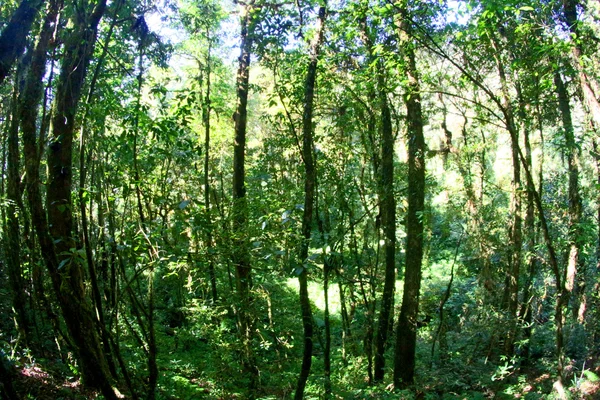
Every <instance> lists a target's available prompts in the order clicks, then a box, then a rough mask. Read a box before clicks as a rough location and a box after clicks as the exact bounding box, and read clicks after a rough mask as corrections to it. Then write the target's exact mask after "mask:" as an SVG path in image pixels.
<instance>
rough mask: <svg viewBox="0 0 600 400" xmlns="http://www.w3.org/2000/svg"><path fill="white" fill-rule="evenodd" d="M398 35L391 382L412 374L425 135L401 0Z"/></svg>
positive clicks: (409, 379) (400, 383) (408, 380)
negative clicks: (402, 122)
mask: <svg viewBox="0 0 600 400" xmlns="http://www.w3.org/2000/svg"><path fill="white" fill-rule="evenodd" d="M397 18H398V19H397V21H396V23H397V28H398V35H399V37H400V40H401V43H402V45H403V46H402V51H403V58H404V62H405V64H404V65H405V66H404V68H405V70H404V73H406V76H407V78H408V82H407V87H406V94H405V96H404V99H405V101H406V117H407V125H408V126H407V141H408V213H407V216H406V262H405V272H404V292H403V294H402V307H401V309H400V316H399V317H398V325H397V328H396V354H395V359H394V360H395V361H394V386H395V387H397V388H402V387H405V386H407V385H411V384H412V383H413V381H414V376H415V351H416V339H417V314H418V312H419V294H420V289H421V267H422V263H423V239H424V238H423V218H424V215H423V213H424V211H425V138H424V136H423V112H422V109H421V93H420V84H419V74H418V71H417V65H416V61H415V47H414V46H415V42H414V38H413V37H412V26H411V20H410V14H409V11H408V7H407V4H406V3H402V5H401V8H400V10H399V11H398V16H397Z"/></svg>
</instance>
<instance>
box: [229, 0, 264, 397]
mask: <svg viewBox="0 0 600 400" xmlns="http://www.w3.org/2000/svg"><path fill="white" fill-rule="evenodd" d="M241 7H242V9H241V16H240V24H241V33H240V36H241V45H240V47H241V54H240V57H239V66H238V72H237V88H236V89H237V106H236V111H235V114H234V121H235V138H234V144H233V183H232V186H233V188H232V189H233V193H232V197H233V198H232V200H233V205H232V236H233V254H232V258H233V264H234V265H235V278H236V290H237V297H238V301H237V303H238V307H237V312H238V330H239V332H240V335H241V339H242V344H243V349H244V350H243V351H244V353H243V355H242V366H243V369H244V372H245V374H246V376H247V378H248V380H249V382H248V392H249V393H248V397H249V398H253V397H254V396H255V394H254V392H255V390H256V386H257V379H258V370H257V368H256V360H255V358H254V354H253V351H252V317H251V311H250V307H251V300H250V289H251V286H252V283H251V279H252V275H251V274H252V267H251V265H250V252H249V249H248V238H247V229H248V228H247V225H248V205H247V200H246V185H245V182H244V180H245V174H246V172H245V171H246V170H245V151H246V123H247V116H248V112H247V107H248V88H249V73H250V53H251V49H252V43H253V40H254V25H255V22H256V16H255V14H256V7H255V1H254V0H250V1H248V2H247V3H243V4H242V5H241Z"/></svg>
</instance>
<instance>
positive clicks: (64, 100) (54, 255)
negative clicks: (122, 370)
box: [21, 0, 117, 399]
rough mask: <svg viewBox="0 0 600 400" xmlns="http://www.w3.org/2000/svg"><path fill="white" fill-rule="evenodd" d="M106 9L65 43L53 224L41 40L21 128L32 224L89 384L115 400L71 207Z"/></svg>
mask: <svg viewBox="0 0 600 400" xmlns="http://www.w3.org/2000/svg"><path fill="white" fill-rule="evenodd" d="M105 9H106V1H105V0H100V1H99V2H98V3H97V4H95V6H94V8H93V9H92V10H80V11H81V13H78V14H77V15H75V16H73V25H74V26H75V27H76V29H74V30H73V31H72V32H71V33H70V34H69V36H68V37H67V38H66V41H65V49H64V57H63V63H62V66H61V74H60V79H59V82H58V86H57V90H56V97H55V106H54V118H53V120H52V127H53V137H52V141H51V144H50V148H49V149H50V154H49V156H48V163H49V184H48V190H47V207H48V219H46V213H45V210H44V208H43V203H42V197H41V191H40V184H41V182H40V174H39V155H38V145H37V144H36V137H35V136H36V119H37V110H38V103H39V99H40V98H41V94H42V88H43V86H42V78H43V76H44V71H45V57H46V48H47V46H48V41H43V42H42V41H40V42H39V43H38V47H37V48H36V54H35V55H34V60H33V61H32V67H31V70H30V74H29V77H28V81H27V88H26V93H27V95H26V96H24V100H23V104H24V105H23V108H22V113H21V121H22V122H21V123H22V127H23V143H24V149H25V159H26V168H27V192H28V199H29V203H30V208H31V213H32V220H33V223H34V226H35V228H36V233H37V236H38V240H39V244H40V247H41V250H42V255H43V257H44V260H45V262H46V265H47V268H48V271H49V274H50V278H51V280H52V284H53V288H54V291H55V294H56V297H57V299H58V302H59V304H60V307H61V310H62V314H63V317H64V319H65V322H66V325H67V329H68V331H69V334H70V337H71V339H72V340H73V343H74V345H75V346H76V352H77V358H78V360H79V362H80V363H81V365H82V373H83V376H84V379H85V383H86V384H87V385H89V386H90V387H95V388H99V389H101V390H102V393H103V394H104V396H105V397H106V398H108V399H116V398H117V396H116V394H115V391H114V389H113V387H112V385H111V378H110V374H109V372H108V367H107V361H106V358H105V354H104V353H103V351H102V348H101V345H100V340H99V338H98V335H97V330H96V324H95V318H94V317H93V313H92V309H91V305H90V304H89V301H88V299H87V295H86V292H85V287H84V286H85V282H84V276H83V275H84V274H83V267H82V263H81V260H80V258H79V257H78V253H77V252H76V251H75V243H74V239H73V231H72V230H73V218H72V203H71V191H72V167H73V165H72V164H73V160H72V150H73V133H74V127H75V116H76V111H77V106H78V103H79V99H80V96H81V91H82V87H83V84H84V81H85V77H86V71H87V66H88V64H89V61H90V58H91V56H92V53H93V48H94V43H95V41H96V32H97V28H98V24H99V22H100V19H101V18H102V15H103V14H104V11H105Z"/></svg>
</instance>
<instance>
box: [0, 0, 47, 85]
mask: <svg viewBox="0 0 600 400" xmlns="http://www.w3.org/2000/svg"><path fill="white" fill-rule="evenodd" d="M44 2H45V0H22V1H21V4H19V7H18V8H17V9H16V11H15V12H14V14H13V15H12V17H11V19H10V21H9V22H8V25H6V27H5V28H4V30H3V31H2V34H1V35H0V84H2V82H4V79H6V77H7V76H8V74H9V73H10V70H11V68H12V66H13V65H14V63H15V61H16V60H17V58H18V57H19V55H20V54H21V53H22V52H23V50H24V49H25V45H26V43H27V35H29V32H30V31H31V26H32V25H33V22H34V21H35V18H36V17H37V14H38V12H39V10H40V8H41V7H42V5H43V4H44Z"/></svg>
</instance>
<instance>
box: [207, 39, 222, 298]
mask: <svg viewBox="0 0 600 400" xmlns="http://www.w3.org/2000/svg"><path fill="white" fill-rule="evenodd" d="M206 37H207V39H208V52H207V54H206V95H205V100H204V212H205V215H206V247H207V254H206V256H207V259H208V277H209V280H210V291H211V295H212V300H213V303H215V304H216V303H217V300H219V296H218V293H217V277H216V275H215V263H214V257H213V252H214V245H215V243H214V239H213V236H212V228H213V226H212V218H211V215H210V171H209V161H210V113H211V111H212V105H211V99H210V83H211V81H210V73H211V60H210V57H211V44H212V40H211V38H210V32H209V30H208V29H207V31H206Z"/></svg>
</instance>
